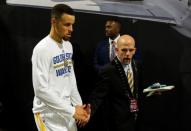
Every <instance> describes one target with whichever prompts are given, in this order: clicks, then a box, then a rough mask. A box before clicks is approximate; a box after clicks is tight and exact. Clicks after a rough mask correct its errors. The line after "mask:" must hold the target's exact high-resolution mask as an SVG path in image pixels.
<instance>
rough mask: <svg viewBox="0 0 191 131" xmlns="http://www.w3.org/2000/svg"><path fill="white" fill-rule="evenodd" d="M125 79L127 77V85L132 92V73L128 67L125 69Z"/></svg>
mask: <svg viewBox="0 0 191 131" xmlns="http://www.w3.org/2000/svg"><path fill="white" fill-rule="evenodd" d="M127 79H128V83H129V87H130V89H131V92H132V93H133V89H134V82H133V74H132V72H131V71H130V69H129V68H128V70H127Z"/></svg>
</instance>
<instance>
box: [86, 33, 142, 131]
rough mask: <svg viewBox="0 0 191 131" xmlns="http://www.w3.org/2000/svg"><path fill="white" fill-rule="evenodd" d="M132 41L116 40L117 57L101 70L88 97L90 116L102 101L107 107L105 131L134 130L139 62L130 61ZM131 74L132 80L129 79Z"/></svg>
mask: <svg viewBox="0 0 191 131" xmlns="http://www.w3.org/2000/svg"><path fill="white" fill-rule="evenodd" d="M135 52H136V48H135V40H134V39H133V37H131V36H129V35H123V36H121V37H120V38H119V39H118V42H117V48H116V55H117V56H116V57H115V58H114V59H113V60H112V61H111V62H110V63H109V64H107V65H105V66H104V67H103V68H102V69H101V70H100V73H99V75H100V81H99V82H98V85H97V87H96V89H95V90H94V91H93V93H92V94H91V96H90V102H89V103H90V104H91V116H92V115H93V114H94V113H95V112H96V110H97V109H98V107H99V106H100V105H101V103H102V102H103V101H104V100H105V101H107V102H106V103H107V104H108V105H104V106H106V107H107V108H108V110H107V112H105V113H107V121H108V125H107V129H104V130H107V131H134V130H135V125H136V120H137V114H138V110H139V103H138V99H139V97H140V91H141V89H140V73H141V72H140V63H138V62H137V61H135V60H134V59H133V56H134V54H135ZM129 74H131V77H130V78H131V80H130V81H129V80H128V77H129Z"/></svg>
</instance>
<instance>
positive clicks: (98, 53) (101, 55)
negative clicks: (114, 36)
mask: <svg viewBox="0 0 191 131" xmlns="http://www.w3.org/2000/svg"><path fill="white" fill-rule="evenodd" d="M109 62H110V58H109V39H108V38H107V39H105V40H103V41H101V42H100V43H98V46H97V47H96V50H95V55H94V66H95V69H96V71H99V70H100V69H101V68H102V67H103V66H104V65H105V64H108V63H109Z"/></svg>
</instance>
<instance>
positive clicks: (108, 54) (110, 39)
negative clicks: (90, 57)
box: [94, 18, 121, 71]
mask: <svg viewBox="0 0 191 131" xmlns="http://www.w3.org/2000/svg"><path fill="white" fill-rule="evenodd" d="M120 31H121V22H120V21H119V20H118V19H115V18H111V19H108V20H107V21H106V23H105V35H106V39H104V40H102V41H101V42H99V43H98V45H97V47H96V50H95V56H94V65H95V70H96V71H99V70H100V68H101V67H102V66H104V65H105V64H107V63H109V62H110V61H111V60H112V59H113V56H112V55H113V54H112V44H114V45H115V44H116V43H117V40H118V39H119V37H120ZM115 46H116V45H115Z"/></svg>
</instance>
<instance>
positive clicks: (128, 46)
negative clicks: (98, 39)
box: [116, 35, 136, 64]
mask: <svg viewBox="0 0 191 131" xmlns="http://www.w3.org/2000/svg"><path fill="white" fill-rule="evenodd" d="M135 51H136V48H135V40H134V38H133V37H132V36H130V35H122V36H121V37H120V38H119V39H118V41H117V48H116V53H117V56H118V58H119V60H120V61H121V63H122V64H128V63H130V62H131V59H132V58H133V56H134V54H135Z"/></svg>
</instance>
